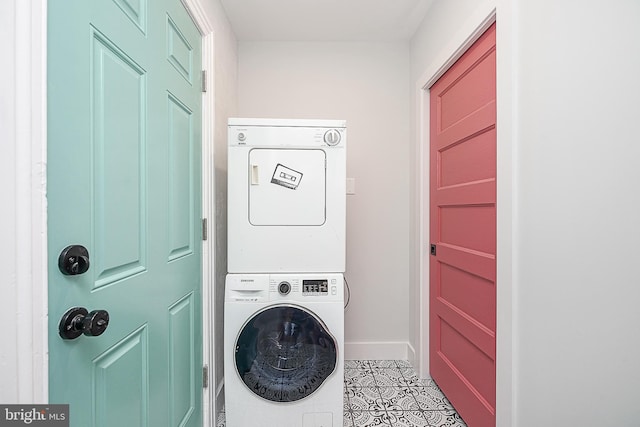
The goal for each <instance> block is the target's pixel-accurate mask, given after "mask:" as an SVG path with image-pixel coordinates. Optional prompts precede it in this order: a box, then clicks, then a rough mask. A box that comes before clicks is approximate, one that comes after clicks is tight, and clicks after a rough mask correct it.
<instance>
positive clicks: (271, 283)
mask: <svg viewBox="0 0 640 427" xmlns="http://www.w3.org/2000/svg"><path fill="white" fill-rule="evenodd" d="M343 300H344V297H343V276H342V274H331V273H320V274H229V275H227V281H226V292H225V313H224V344H225V345H224V349H225V356H224V377H225V380H224V383H225V416H226V425H227V427H247V426H252V427H275V426H278V427H338V426H342V425H343V413H342V411H343V386H344V356H343V347H344V307H343V302H344V301H343Z"/></svg>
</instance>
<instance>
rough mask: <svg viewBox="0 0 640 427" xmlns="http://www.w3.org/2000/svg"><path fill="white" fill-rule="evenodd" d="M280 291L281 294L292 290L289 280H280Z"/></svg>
mask: <svg viewBox="0 0 640 427" xmlns="http://www.w3.org/2000/svg"><path fill="white" fill-rule="evenodd" d="M278 292H280V295H287V294H289V292H291V285H290V284H289V282H280V284H279V285H278Z"/></svg>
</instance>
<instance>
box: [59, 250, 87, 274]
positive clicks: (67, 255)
mask: <svg viewBox="0 0 640 427" xmlns="http://www.w3.org/2000/svg"><path fill="white" fill-rule="evenodd" d="M58 268H59V269H60V271H61V272H62V274H65V275H67V276H75V275H77V274H83V273H86V272H87V270H89V251H88V250H87V248H85V247H84V246H81V245H71V246H67V247H66V248H64V249H63V250H62V252H61V253H60V256H59V257H58Z"/></svg>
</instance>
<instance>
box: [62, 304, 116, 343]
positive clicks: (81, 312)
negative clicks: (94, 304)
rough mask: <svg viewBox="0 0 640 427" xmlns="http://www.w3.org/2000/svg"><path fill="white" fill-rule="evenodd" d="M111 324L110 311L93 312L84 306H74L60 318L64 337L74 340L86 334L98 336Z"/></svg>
mask: <svg viewBox="0 0 640 427" xmlns="http://www.w3.org/2000/svg"><path fill="white" fill-rule="evenodd" d="M107 326H109V313H107V312H106V311H105V310H94V311H92V312H91V313H89V312H88V311H87V309H86V308H84V307H73V308H70V309H69V310H67V312H66V313H65V314H63V315H62V319H60V324H59V325H58V331H59V333H60V336H61V337H62V339H65V340H73V339H76V338H78V337H79V336H80V335H82V334H84V335H86V336H90V337H97V336H98V335H102V333H103V332H104V331H105V330H106V329H107Z"/></svg>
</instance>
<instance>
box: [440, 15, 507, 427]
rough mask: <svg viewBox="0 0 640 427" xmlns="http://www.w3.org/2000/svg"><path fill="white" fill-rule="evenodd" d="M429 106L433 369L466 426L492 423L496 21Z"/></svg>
mask: <svg viewBox="0 0 640 427" xmlns="http://www.w3.org/2000/svg"><path fill="white" fill-rule="evenodd" d="M430 103H431V108H430V112H431V113H430V114H431V117H430V135H431V147H430V167H431V169H430V171H431V176H430V181H431V182H430V198H431V200H430V203H431V205H430V218H431V219H430V234H431V243H432V245H435V248H434V246H432V248H431V255H432V256H431V257H430V264H429V265H430V330H429V334H430V335H429V336H430V343H429V348H430V371H431V376H432V377H433V378H434V380H435V381H436V382H437V383H438V385H439V386H440V388H441V389H442V391H443V392H444V394H445V395H446V396H447V398H448V399H449V400H450V401H451V403H452V404H453V406H454V407H455V408H456V409H457V411H458V413H459V414H460V415H461V416H462V418H463V419H464V420H465V421H466V423H467V424H468V425H469V426H470V427H485V426H494V425H495V396H496V364H495V359H496V42H495V24H493V25H492V26H491V28H489V29H488V30H487V31H486V32H485V33H484V34H483V35H482V37H481V38H480V39H479V40H478V41H477V42H476V43H475V44H474V45H473V46H472V47H471V48H470V49H469V50H468V51H467V52H466V53H465V54H464V55H463V56H462V57H461V58H460V59H459V60H458V61H457V62H456V63H455V64H454V65H453V67H451V68H450V69H449V70H448V71H447V73H446V74H444V75H443V76H442V77H441V78H440V79H439V80H438V81H437V82H436V83H435V84H434V85H433V86H432V87H431V99H430ZM434 252H435V255H434Z"/></svg>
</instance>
